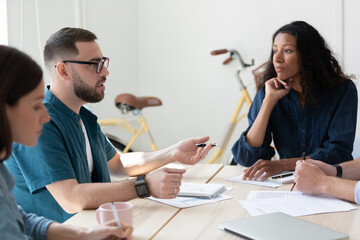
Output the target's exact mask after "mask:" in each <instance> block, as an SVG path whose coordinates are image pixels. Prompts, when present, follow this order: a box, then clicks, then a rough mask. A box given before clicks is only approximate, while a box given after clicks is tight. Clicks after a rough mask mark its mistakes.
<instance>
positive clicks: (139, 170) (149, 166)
mask: <svg viewBox="0 0 360 240" xmlns="http://www.w3.org/2000/svg"><path fill="white" fill-rule="evenodd" d="M173 147H174V146H170V147H167V148H164V149H160V150H157V151H152V152H135V153H126V154H122V155H121V162H122V163H123V165H124V167H125V168H126V171H127V173H128V175H129V176H137V175H140V174H146V173H148V172H151V171H153V170H155V169H158V168H160V167H162V166H164V165H166V164H168V163H171V162H173V158H172V156H171V151H172V148H173Z"/></svg>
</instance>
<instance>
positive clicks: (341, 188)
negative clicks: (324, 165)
mask: <svg viewBox="0 0 360 240" xmlns="http://www.w3.org/2000/svg"><path fill="white" fill-rule="evenodd" d="M356 184H357V181H352V180H348V179H341V178H337V177H332V176H327V177H326V178H324V181H323V182H322V183H319V184H318V186H320V187H321V189H320V193H323V194H328V195H331V196H333V197H336V198H341V199H343V200H347V201H351V202H355V193H354V190H355V186H356Z"/></svg>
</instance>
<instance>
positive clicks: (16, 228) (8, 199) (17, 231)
mask: <svg viewBox="0 0 360 240" xmlns="http://www.w3.org/2000/svg"><path fill="white" fill-rule="evenodd" d="M14 185H15V181H14V178H13V177H12V176H11V174H10V173H9V172H8V170H7V169H6V167H5V165H4V164H3V163H2V162H0V216H1V221H0V239H4V240H5V239H11V240H20V239H21V240H25V239H38V240H45V239H46V233H47V229H48V227H49V225H50V223H52V221H50V220H47V219H45V218H44V217H38V216H36V215H35V214H26V213H25V212H24V211H22V210H21V209H20V208H19V207H18V206H17V204H16V200H15V197H14V195H13V193H12V189H13V187H14Z"/></svg>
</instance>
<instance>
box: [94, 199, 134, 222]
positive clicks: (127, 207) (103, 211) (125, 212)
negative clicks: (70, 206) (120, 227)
mask: <svg viewBox="0 0 360 240" xmlns="http://www.w3.org/2000/svg"><path fill="white" fill-rule="evenodd" d="M114 206H115V209H116V212H117V213H118V216H119V219H120V222H122V223H125V224H126V225H129V226H132V225H133V208H134V205H132V204H131V203H128V202H114ZM114 219H115V218H114V214H113V210H112V207H111V203H104V204H102V205H100V207H99V208H98V209H96V220H97V222H98V223H99V224H104V223H106V222H108V221H111V220H114Z"/></svg>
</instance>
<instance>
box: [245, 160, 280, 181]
mask: <svg viewBox="0 0 360 240" xmlns="http://www.w3.org/2000/svg"><path fill="white" fill-rule="evenodd" d="M283 161H284V160H278V161H269V160H263V159H260V160H258V161H257V162H256V163H255V164H254V165H252V166H251V167H249V168H247V169H245V170H244V176H243V180H246V179H248V180H257V179H258V178H259V177H260V176H261V175H263V174H264V173H265V175H264V176H263V177H262V178H261V179H260V181H265V180H266V179H267V178H268V177H270V176H272V175H275V174H278V173H281V172H283V171H285V170H286V169H284V167H283V163H284V162H283Z"/></svg>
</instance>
